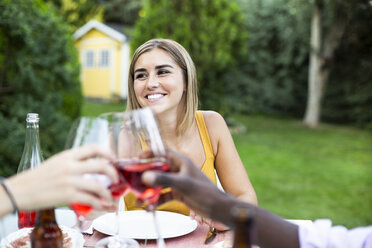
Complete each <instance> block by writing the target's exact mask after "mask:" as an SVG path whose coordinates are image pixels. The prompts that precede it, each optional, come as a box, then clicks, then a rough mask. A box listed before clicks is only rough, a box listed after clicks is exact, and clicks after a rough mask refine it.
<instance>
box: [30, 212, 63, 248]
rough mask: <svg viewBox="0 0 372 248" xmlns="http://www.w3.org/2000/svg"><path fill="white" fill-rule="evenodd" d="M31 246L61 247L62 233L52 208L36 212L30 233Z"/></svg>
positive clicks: (35, 247)
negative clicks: (33, 225)
mask: <svg viewBox="0 0 372 248" xmlns="http://www.w3.org/2000/svg"><path fill="white" fill-rule="evenodd" d="M30 239H31V247H32V248H48V247H53V248H62V247H63V234H62V231H61V229H60V228H59V227H58V225H57V222H56V216H55V212H54V209H53V208H51V209H43V210H40V211H38V212H37V213H36V221H35V227H34V229H33V230H32V232H31V235H30Z"/></svg>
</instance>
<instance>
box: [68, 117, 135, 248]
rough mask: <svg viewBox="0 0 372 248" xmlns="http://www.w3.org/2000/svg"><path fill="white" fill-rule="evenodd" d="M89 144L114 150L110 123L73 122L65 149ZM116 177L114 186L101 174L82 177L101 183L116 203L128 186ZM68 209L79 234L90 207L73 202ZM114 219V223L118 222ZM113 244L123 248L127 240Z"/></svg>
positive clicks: (94, 120)
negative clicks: (72, 214) (116, 180)
mask: <svg viewBox="0 0 372 248" xmlns="http://www.w3.org/2000/svg"><path fill="white" fill-rule="evenodd" d="M89 144H96V145H98V146H100V147H101V148H103V149H106V150H108V151H114V150H115V149H114V148H115V144H114V140H113V133H112V130H111V126H110V122H108V121H107V120H105V119H103V118H95V117H80V118H78V119H77V120H75V122H74V123H73V125H72V127H71V129H70V132H69V134H68V136H67V140H66V144H65V147H66V149H73V148H77V147H81V146H85V145H89ZM95 159H99V158H95ZM118 175H119V181H118V182H117V183H115V184H112V183H111V181H110V180H109V179H108V177H107V176H105V175H102V174H85V175H83V177H84V179H86V180H92V181H96V182H97V183H101V184H103V185H104V186H106V187H108V188H109V189H110V192H111V195H112V197H113V198H114V200H115V201H116V203H117V202H118V201H119V199H120V197H121V196H122V195H123V194H124V192H125V191H126V190H127V189H128V184H127V182H126V181H125V179H124V177H123V176H121V174H120V173H118ZM70 208H72V209H73V210H74V212H75V214H76V215H77V222H78V229H79V233H80V232H81V231H82V230H81V226H82V223H83V222H84V221H85V220H86V217H87V215H88V214H90V213H91V212H92V207H91V206H90V205H87V204H82V203H79V202H74V203H71V204H70ZM116 219H117V218H116ZM116 219H115V221H118V220H116ZM117 227H118V224H117ZM132 241H133V242H134V243H136V241H135V240H131V242H132ZM115 242H116V243H117V244H118V246H117V247H124V246H123V245H121V244H124V242H127V240H123V239H119V238H117V239H116V240H115ZM133 247H135V246H133Z"/></svg>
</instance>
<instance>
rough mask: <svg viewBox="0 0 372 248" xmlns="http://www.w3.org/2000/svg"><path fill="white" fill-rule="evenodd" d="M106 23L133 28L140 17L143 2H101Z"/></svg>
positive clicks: (109, 0)
mask: <svg viewBox="0 0 372 248" xmlns="http://www.w3.org/2000/svg"><path fill="white" fill-rule="evenodd" d="M101 2H103V3H102V6H103V7H104V9H105V11H104V13H103V18H104V20H105V22H114V23H120V24H123V25H128V26H133V25H134V24H135V22H136V21H137V19H138V17H139V15H138V14H139V11H140V10H141V7H142V2H143V0H101Z"/></svg>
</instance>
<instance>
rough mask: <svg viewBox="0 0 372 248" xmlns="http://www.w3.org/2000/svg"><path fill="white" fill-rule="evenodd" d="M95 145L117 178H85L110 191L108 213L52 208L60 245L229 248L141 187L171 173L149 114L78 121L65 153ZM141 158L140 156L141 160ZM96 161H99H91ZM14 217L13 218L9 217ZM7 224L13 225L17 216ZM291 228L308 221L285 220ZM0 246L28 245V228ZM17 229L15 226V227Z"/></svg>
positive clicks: (223, 238) (227, 236) (75, 206)
mask: <svg viewBox="0 0 372 248" xmlns="http://www.w3.org/2000/svg"><path fill="white" fill-rule="evenodd" d="M90 144H96V145H98V146H100V147H102V148H104V149H108V150H110V151H112V153H113V154H114V157H115V161H113V162H112V165H113V166H114V167H115V169H116V171H117V174H118V177H119V180H118V182H115V183H112V182H111V181H110V179H108V177H107V176H104V175H103V174H84V175H82V177H83V178H84V179H85V180H89V181H94V182H95V183H99V184H101V185H103V186H104V187H106V188H107V189H109V191H110V193H111V196H112V199H113V200H114V204H113V206H120V205H121V207H116V209H112V211H113V212H98V211H96V210H95V209H93V208H92V206H90V205H86V204H81V203H79V202H72V203H70V204H69V208H66V207H65V208H56V209H55V217H56V221H57V224H58V226H59V227H60V229H61V231H62V234H63V247H71V248H81V247H109V248H139V247H149V248H151V247H157V248H165V247H172V248H173V247H175V248H177V247H216V248H218V247H225V248H226V247H232V238H233V232H232V231H231V230H227V231H217V230H216V229H215V228H213V227H211V226H209V225H207V224H199V223H198V222H197V221H195V220H193V219H192V218H191V217H190V216H186V215H183V214H180V213H176V212H170V211H159V210H157V206H158V205H159V200H160V198H161V195H162V192H163V190H165V189H163V188H161V187H150V186H148V185H145V184H144V183H143V182H142V180H141V176H142V174H143V173H144V172H145V171H148V170H152V171H161V172H167V171H169V170H170V165H169V162H168V161H167V157H166V152H165V150H166V149H165V145H164V144H163V141H162V138H161V135H160V131H159V129H158V127H157V123H156V118H155V117H154V115H153V113H152V111H151V110H150V109H148V108H143V109H140V110H136V111H129V112H125V113H122V112H121V113H105V114H102V115H100V116H99V117H81V118H79V119H77V120H76V121H75V122H74V124H73V126H72V128H71V129H70V132H69V135H68V137H67V141H66V149H75V148H78V147H82V146H86V145H90ZM144 155H145V156H144ZM93 159H99V158H93ZM129 192H131V193H133V194H134V195H135V196H136V197H137V201H138V203H139V204H140V205H139V206H142V207H144V209H146V210H130V211H128V210H125V211H124V209H125V207H123V204H124V203H122V202H123V198H124V196H125V195H127V194H128V193H129ZM13 217H14V218H13ZM13 217H11V218H13V219H14V220H12V221H10V220H9V219H6V220H7V221H8V224H9V223H12V222H13V223H14V222H15V223H17V218H18V217H17V215H13ZM290 221H292V222H293V223H295V224H306V223H307V221H302V220H290ZM9 226H11V229H10V232H9V231H8V232H7V234H6V235H3V237H5V238H3V239H2V240H1V243H0V247H5V248H13V247H31V245H30V241H29V235H30V232H31V230H32V227H26V228H22V227H23V226H19V223H18V227H19V228H20V229H19V230H16V229H14V225H13V224H11V225H9ZM15 226H16V225H15Z"/></svg>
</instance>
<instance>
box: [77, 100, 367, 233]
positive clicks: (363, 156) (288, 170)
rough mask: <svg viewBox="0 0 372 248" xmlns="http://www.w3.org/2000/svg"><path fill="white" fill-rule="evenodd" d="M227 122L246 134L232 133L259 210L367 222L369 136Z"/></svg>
mask: <svg viewBox="0 0 372 248" xmlns="http://www.w3.org/2000/svg"><path fill="white" fill-rule="evenodd" d="M123 109H124V106H123V104H112V103H110V104H102V103H92V102H86V103H85V104H84V107H83V115H86V116H96V115H98V114H100V113H103V112H110V111H122V110H123ZM233 118H234V119H235V120H236V121H238V122H240V123H242V124H244V125H245V126H246V128H247V130H246V132H245V133H243V134H239V135H233V137H234V140H235V144H236V146H237V149H238V151H239V154H240V156H241V159H242V161H243V163H244V165H245V166H246V169H247V172H248V174H249V177H250V179H251V181H252V183H253V186H254V188H255V190H256V193H257V197H258V201H259V204H260V206H262V207H264V208H266V209H269V210H271V211H273V212H275V213H277V214H279V215H281V216H283V217H285V218H291V219H311V220H314V219H316V218H331V219H332V220H333V222H334V224H342V225H346V226H347V227H349V228H351V227H355V226H359V225H367V224H372V214H371V211H372V151H371V150H372V134H371V133H369V132H366V131H361V130H357V129H353V128H347V127H338V126H331V125H325V126H322V127H321V128H319V129H315V130H314V129H308V128H306V127H304V126H303V125H302V124H301V122H300V121H299V120H288V119H279V118H272V117H262V116H241V115H235V116H233Z"/></svg>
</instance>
